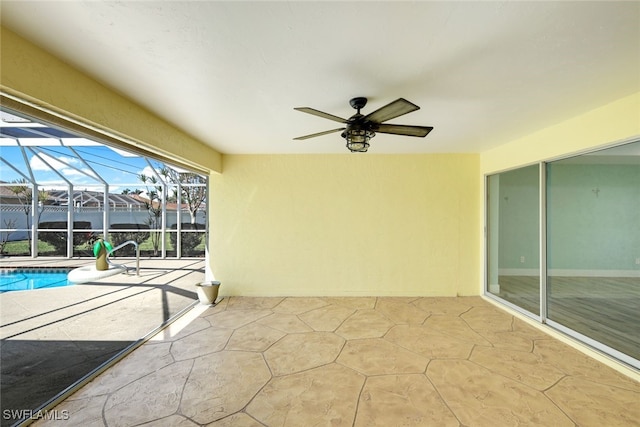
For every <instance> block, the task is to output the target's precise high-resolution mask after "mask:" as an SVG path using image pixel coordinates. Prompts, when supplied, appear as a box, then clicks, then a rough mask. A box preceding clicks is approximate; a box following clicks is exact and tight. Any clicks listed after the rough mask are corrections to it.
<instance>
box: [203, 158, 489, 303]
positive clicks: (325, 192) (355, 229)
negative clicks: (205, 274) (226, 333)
mask: <svg viewBox="0 0 640 427" xmlns="http://www.w3.org/2000/svg"><path fill="white" fill-rule="evenodd" d="M223 162H224V173H223V174H222V175H219V176H215V177H214V178H213V181H212V204H211V209H212V221H211V239H212V240H211V247H212V248H213V249H212V262H213V271H214V274H215V275H216V278H217V279H218V280H221V281H222V282H223V283H224V288H225V293H227V294H232V295H261V296H266V295H344V296H349V295H352V296H356V295H402V296H407V295H456V294H461V295H471V294H478V291H479V287H478V283H479V274H478V273H479V272H478V269H477V266H478V264H479V257H480V253H479V251H478V247H479V242H478V239H479V234H480V233H479V227H480V220H479V217H478V211H479V206H478V201H479V193H480V181H479V179H478V177H479V167H478V166H479V156H478V155H473V154H438V155H370V154H369V155H353V154H345V155H309V156H304V155H273V156H271V155H256V156H251V155H246V156H245V155H233V156H228V155H225V156H224V158H223Z"/></svg>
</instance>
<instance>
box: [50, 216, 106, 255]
mask: <svg viewBox="0 0 640 427" xmlns="http://www.w3.org/2000/svg"><path fill="white" fill-rule="evenodd" d="M38 228H39V229H40V230H48V229H66V228H67V221H51V222H41V223H39V224H38ZM73 230H74V231H73V245H74V246H78V245H82V244H84V243H87V242H89V241H91V240H92V239H93V238H94V235H93V233H92V232H91V231H86V232H78V231H77V230H91V222H90V221H73ZM38 238H39V239H40V240H42V241H43V242H47V243H49V244H50V245H51V246H53V247H54V248H55V249H56V253H57V254H59V255H63V254H66V253H67V232H66V231H42V232H40V233H39V234H38Z"/></svg>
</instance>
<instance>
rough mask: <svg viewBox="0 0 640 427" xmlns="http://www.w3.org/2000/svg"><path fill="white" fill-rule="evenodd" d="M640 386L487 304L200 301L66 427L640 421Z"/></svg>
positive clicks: (69, 405)
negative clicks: (208, 304)
mask: <svg viewBox="0 0 640 427" xmlns="http://www.w3.org/2000/svg"><path fill="white" fill-rule="evenodd" d="M639 401H640V383H638V382H637V381H635V380H634V379H631V378H630V377H628V376H625V375H622V374H621V373H619V372H617V371H616V370H613V369H612V368H609V367H607V366H605V365H604V364H602V363H600V362H598V361H596V360H595V359H592V358H590V357H588V356H586V355H585V354H583V353H582V352H579V351H577V350H575V349H574V348H572V347H570V346H568V345H566V344H563V343H561V342H560V341H558V340H556V339H555V338H553V337H552V336H550V335H547V334H546V333H544V332H542V331H540V330H538V329H537V328H534V327H532V326H530V325H528V324H527V323H526V322H524V321H522V320H519V319H518V318H515V317H513V316H512V315H510V314H508V313H506V312H505V311H503V310H501V309H499V308H497V307H495V306H494V305H493V304H491V303H489V302H487V301H485V300H484V299H482V298H481V297H464V298H461V297H459V298H373V297H372V298H249V297H244V298H243V297H231V298H225V299H222V300H221V301H219V302H218V304H217V305H216V306H213V307H207V306H202V305H199V306H197V307H196V308H194V309H193V310H192V312H191V313H189V314H188V315H186V316H185V317H184V319H182V321H181V322H179V323H176V324H174V325H173V326H172V327H171V328H169V329H167V330H165V331H163V332H162V333H161V334H159V335H158V336H157V337H156V338H155V339H154V340H152V341H149V342H147V343H146V344H145V345H144V346H142V347H140V348H139V349H138V350H136V351H134V352H133V353H132V354H130V355H129V356H128V357H126V358H125V359H124V360H122V361H121V362H119V363H118V364H117V365H116V366H115V367H113V368H111V369H110V370H108V371H106V372H105V373H103V374H102V375H101V376H99V377H98V378H96V379H95V380H94V381H93V382H91V383H90V384H88V385H86V386H85V387H84V388H83V389H81V390H80V391H78V392H77V393H75V394H74V395H72V396H71V397H69V398H68V399H67V400H66V401H64V402H63V403H61V404H60V405H58V407H57V408H55V410H56V411H58V413H60V411H65V412H64V413H65V414H67V415H68V420H65V421H43V420H41V421H38V423H37V425H57V424H58V423H60V424H64V425H65V426H72V425H77V426H139V425H144V426H147V425H148V426H181V427H188V426H196V425H207V426H216V427H222V426H234V427H235V426H241V427H252V426H295V427H300V426H316V425H327V426H328V425H331V426H367V427H369V426H400V425H402V426H491V427H496V426H515V425H529V426H576V425H577V426H582V427H585V426H598V427H601V426H608V427H612V426H627V427H628V426H636V425H639V422H640V421H639V420H640V405H638V402H639Z"/></svg>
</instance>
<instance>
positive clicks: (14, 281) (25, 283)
mask: <svg viewBox="0 0 640 427" xmlns="http://www.w3.org/2000/svg"><path fill="white" fill-rule="evenodd" d="M69 270H70V269H69V268H15V269H0V293H2V292H9V291H26V290H32V289H43V288H56V287H60V286H69V285H72V283H71V282H69V281H68V280H67V274H68V273H69Z"/></svg>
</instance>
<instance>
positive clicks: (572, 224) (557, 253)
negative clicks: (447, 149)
mask: <svg viewBox="0 0 640 427" xmlns="http://www.w3.org/2000/svg"><path fill="white" fill-rule="evenodd" d="M540 171H542V173H541V172H540ZM541 175H542V178H543V179H542V180H540V176H541ZM541 181H542V182H543V185H542V187H541V185H540V182H541ZM540 201H542V209H540ZM540 212H542V213H543V214H544V215H543V216H541V215H540ZM541 249H542V251H541ZM541 256H543V257H544V258H542V263H541V258H540V257H541ZM541 264H542V268H541ZM486 271H487V275H486V294H487V295H488V296H490V297H494V298H497V299H499V300H500V301H501V302H503V303H505V304H507V305H509V306H512V307H514V308H516V309H518V310H520V311H522V312H525V313H527V314H529V315H531V316H532V317H538V318H539V319H540V320H541V321H545V322H546V323H548V324H549V325H550V326H553V327H554V328H556V329H559V330H562V331H563V332H566V333H568V334H570V335H572V336H574V337H577V338H578V339H581V340H583V341H584V342H586V343H588V344H590V345H592V346H594V347H596V348H598V349H600V350H603V351H605V352H607V353H609V354H611V355H613V356H615V357H616V358H618V359H620V360H622V361H624V362H626V363H629V364H631V365H633V366H635V367H640V328H639V327H638V325H640V142H634V143H630V144H626V145H621V146H618V147H614V148H610V149H606V150H600V151H597V152H593V153H589V154H584V155H580V156H575V157H571V158H566V159H562V160H557V161H552V162H548V163H542V164H540V165H533V166H527V167H523V168H520V169H515V170H511V171H507V172H502V173H498V174H494V175H490V176H487V179H486ZM541 271H542V276H541V275H540V274H541V273H540V272H541Z"/></svg>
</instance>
